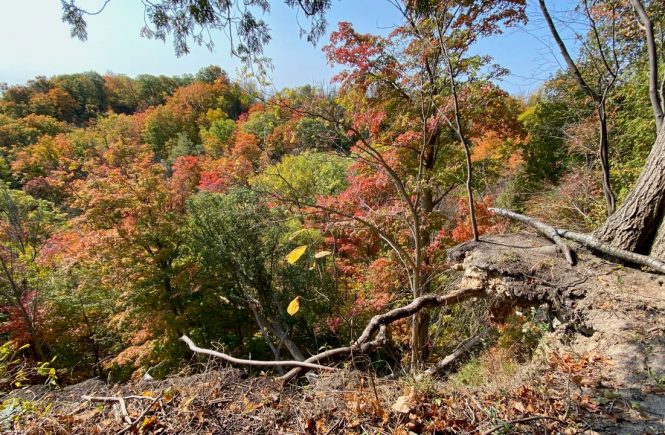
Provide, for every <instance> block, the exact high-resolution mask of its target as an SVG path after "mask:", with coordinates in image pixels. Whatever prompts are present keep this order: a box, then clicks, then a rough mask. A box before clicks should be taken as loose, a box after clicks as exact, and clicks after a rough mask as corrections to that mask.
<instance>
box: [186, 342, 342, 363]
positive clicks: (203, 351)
mask: <svg viewBox="0 0 665 435" xmlns="http://www.w3.org/2000/svg"><path fill="white" fill-rule="evenodd" d="M180 341H183V342H185V344H187V346H188V347H189V349H190V350H191V351H192V352H194V353H200V354H202V355H209V356H213V357H215V358H220V359H222V360H224V361H226V362H230V363H232V364H240V365H245V366H255V367H301V368H307V369H314V370H336V369H335V368H334V367H326V366H322V365H318V364H312V363H309V362H303V361H261V360H253V359H240V358H234V357H232V356H231V355H227V354H225V353H222V352H218V351H216V350H212V349H206V348H203V347H198V346H197V345H196V344H194V342H193V341H192V339H191V338H189V337H187V336H186V335H183V336H182V337H180Z"/></svg>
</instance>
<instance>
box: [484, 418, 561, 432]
mask: <svg viewBox="0 0 665 435" xmlns="http://www.w3.org/2000/svg"><path fill="white" fill-rule="evenodd" d="M533 420H554V421H558V422H559V423H561V424H566V422H565V421H563V420H559V419H558V418H556V417H550V416H548V415H534V416H533V417H525V418H518V419H517V420H510V421H505V422H503V423H501V424H497V425H496V426H494V427H492V428H490V429H489V430H486V431H485V432H483V433H482V434H481V435H490V434H491V433H494V432H496V431H497V430H499V429H501V428H503V427H505V426H506V425H512V424H518V423H526V422H529V421H533Z"/></svg>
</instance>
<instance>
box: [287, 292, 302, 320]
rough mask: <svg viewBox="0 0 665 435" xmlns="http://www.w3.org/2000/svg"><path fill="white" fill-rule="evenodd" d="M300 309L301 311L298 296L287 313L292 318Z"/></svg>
mask: <svg viewBox="0 0 665 435" xmlns="http://www.w3.org/2000/svg"><path fill="white" fill-rule="evenodd" d="M299 309H300V296H296V298H295V299H294V300H292V301H291V303H290V304H289V306H288V307H287V308H286V312H287V313H289V315H290V316H293V315H295V314H296V313H297V312H298V310H299Z"/></svg>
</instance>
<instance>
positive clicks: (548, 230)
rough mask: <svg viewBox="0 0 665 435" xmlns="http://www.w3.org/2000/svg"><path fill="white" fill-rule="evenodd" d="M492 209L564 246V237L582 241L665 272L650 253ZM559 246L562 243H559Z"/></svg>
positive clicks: (620, 257)
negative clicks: (644, 253)
mask: <svg viewBox="0 0 665 435" xmlns="http://www.w3.org/2000/svg"><path fill="white" fill-rule="evenodd" d="M490 211H492V212H493V213H494V214H496V215H498V216H503V217H507V218H509V219H514V220H516V221H519V222H522V223H525V224H527V225H529V226H531V227H533V228H535V229H536V230H538V231H539V232H540V233H541V234H543V235H545V236H546V237H547V238H549V239H550V240H552V241H555V238H554V237H556V238H557V239H558V240H559V241H561V243H563V245H564V246H566V248H567V245H566V244H565V242H564V241H563V240H562V238H564V239H568V240H572V241H574V242H577V243H580V244H582V245H583V246H585V247H587V248H589V249H592V250H594V251H598V252H601V253H603V254H606V255H609V256H611V257H614V258H617V259H619V260H624V261H628V262H630V263H633V264H637V265H640V266H646V267H649V268H651V269H653V270H655V271H657V272H660V273H665V262H663V261H661V260H659V259H657V258H654V257H649V256H648V255H642V254H636V253H634V252H630V251H626V250H625V249H620V248H617V247H616V246H612V245H610V244H609V243H606V242H602V241H600V240H598V239H597V238H595V237H593V236H592V235H590V234H582V233H576V232H575V231H569V230H566V229H562V228H554V227H550V226H549V225H546V224H544V223H542V222H540V221H538V220H536V219H534V218H531V217H528V216H524V215H521V214H519V213H515V212H512V211H510V210H505V209H502V208H490ZM552 232H553V233H552ZM557 246H561V245H559V243H557ZM566 258H568V256H566ZM569 262H570V261H569Z"/></svg>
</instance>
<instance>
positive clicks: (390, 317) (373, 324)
mask: <svg viewBox="0 0 665 435" xmlns="http://www.w3.org/2000/svg"><path fill="white" fill-rule="evenodd" d="M482 295H483V291H482V290H477V289H462V290H457V291H454V292H451V293H448V294H446V295H425V296H420V297H418V298H416V299H414V300H413V301H412V302H411V303H410V304H408V305H405V306H403V307H399V308H395V309H393V310H390V311H388V312H387V313H383V314H377V315H376V316H374V317H372V319H371V320H370V321H369V323H368V324H367V326H366V327H365V330H364V331H363V332H362V334H360V336H359V337H358V339H357V340H356V341H355V342H353V343H352V344H351V346H347V347H340V348H336V349H331V350H327V351H325V352H321V353H319V354H317V355H314V356H312V357H310V358H308V359H306V360H305V362H314V361H321V360H328V359H330V358H333V357H339V356H342V355H348V354H351V353H353V352H369V351H371V350H374V349H376V348H378V347H379V346H380V345H382V343H381V341H382V337H381V336H382V335H383V331H384V330H385V326H386V325H389V324H390V323H393V322H395V321H397V320H400V319H404V318H406V317H410V316H412V315H414V314H416V313H418V312H420V311H421V310H423V309H425V308H433V307H440V306H442V305H454V304H458V303H461V302H464V301H466V300H468V299H471V298H474V297H479V296H482ZM377 331H379V334H378V337H377V339H376V340H374V341H371V342H370V341H368V340H369V339H370V337H372V335H374V333H376V332H377ZM304 372H305V370H303V368H301V367H297V368H295V369H293V370H291V371H289V372H288V373H287V374H285V375H284V376H282V377H281V378H280V379H281V380H282V381H283V382H284V383H287V382H289V381H291V380H292V379H294V378H296V377H298V376H301V375H302V374H304Z"/></svg>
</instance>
